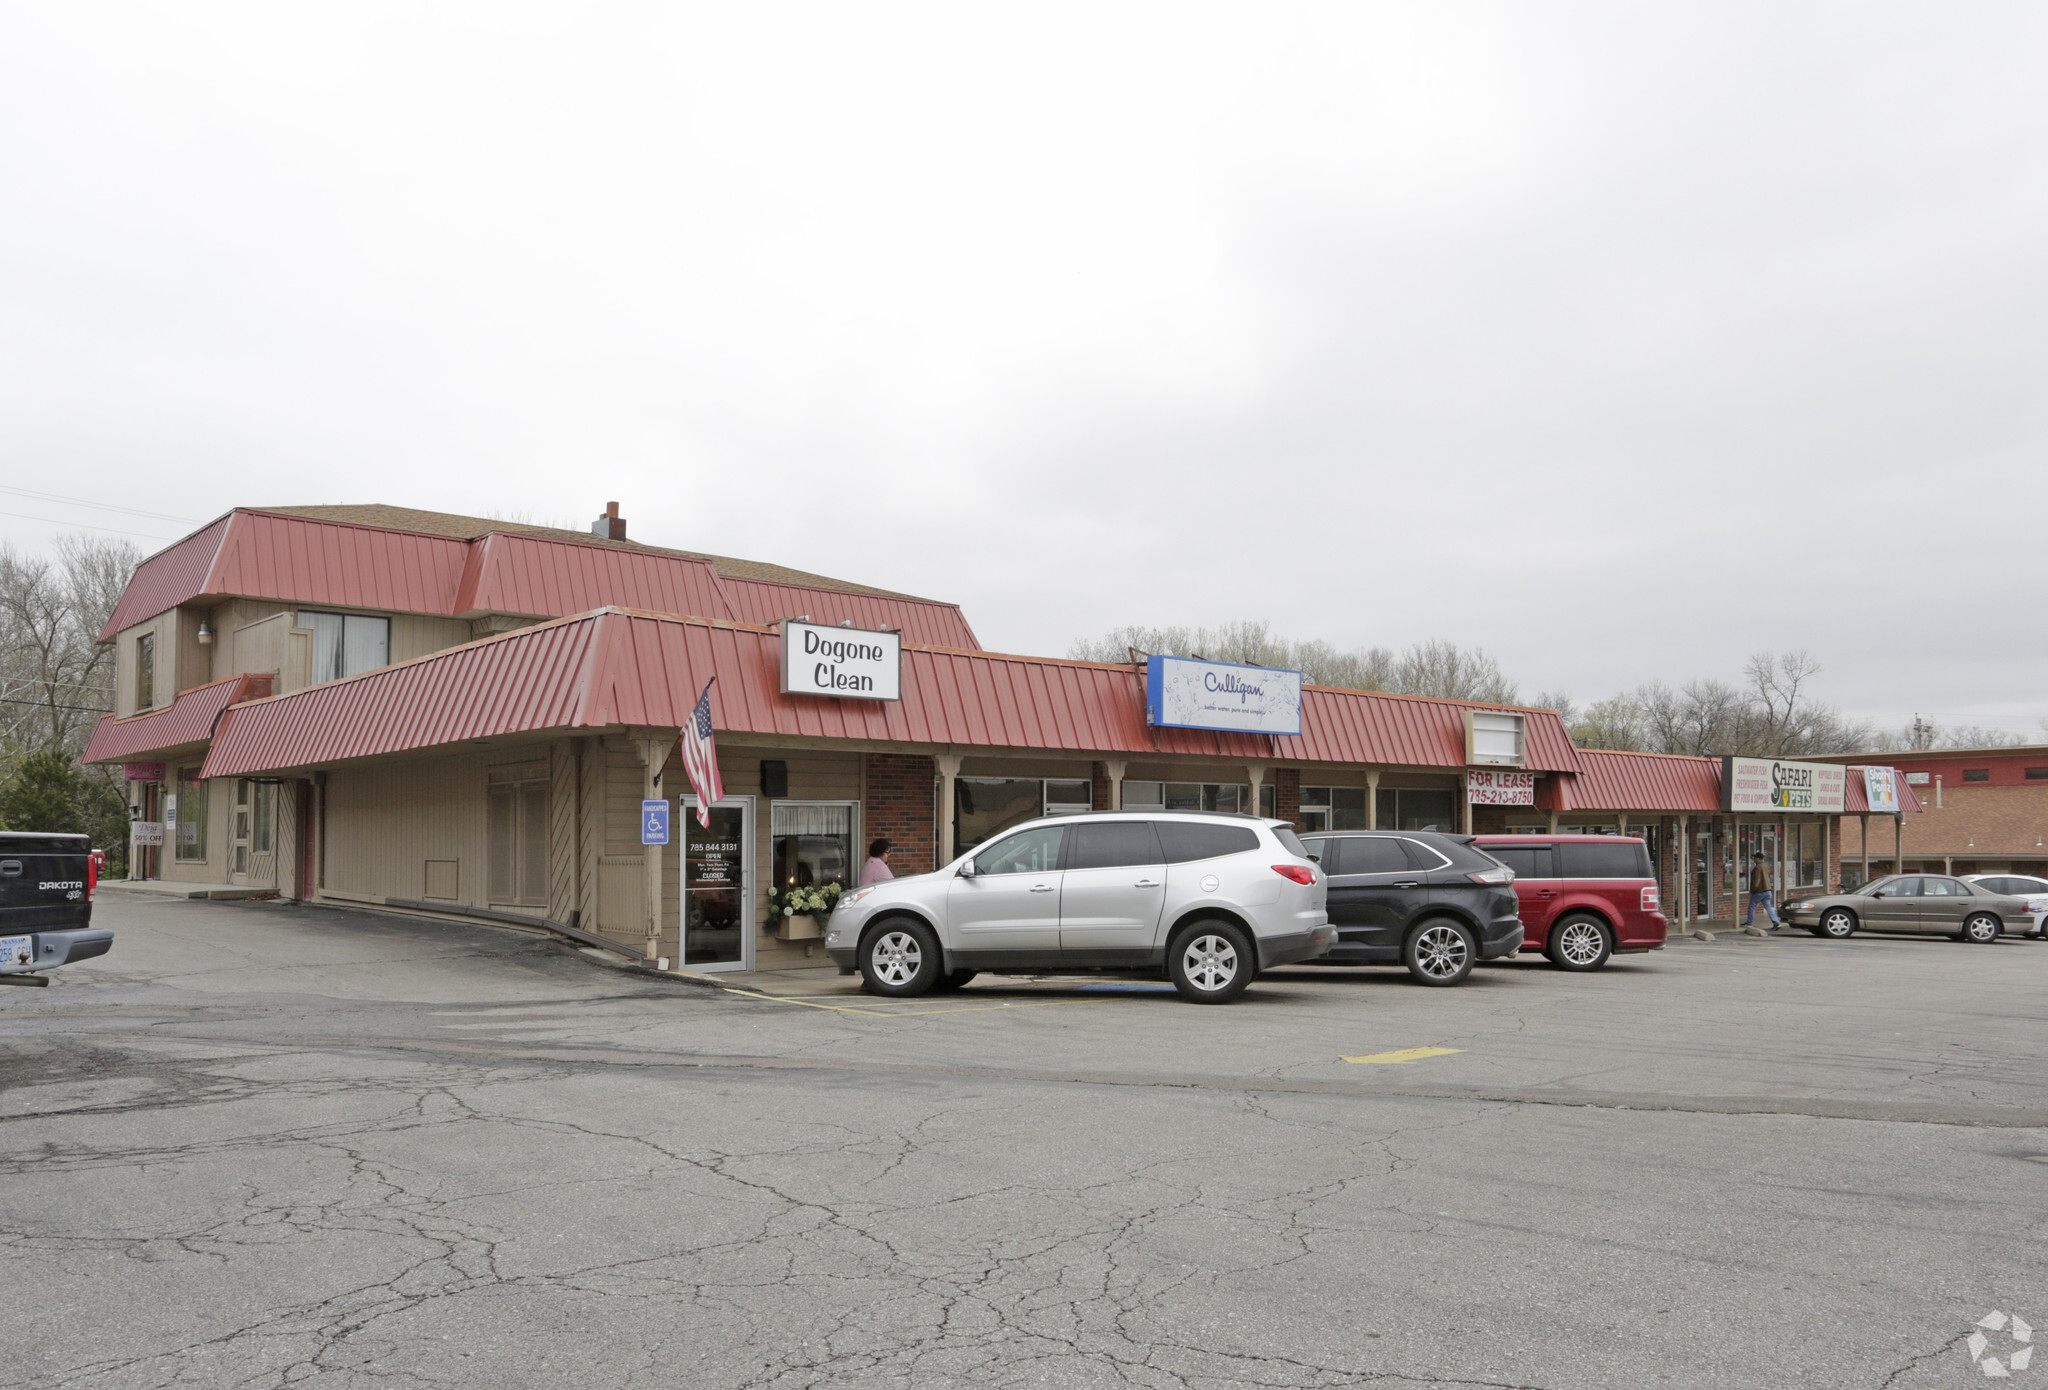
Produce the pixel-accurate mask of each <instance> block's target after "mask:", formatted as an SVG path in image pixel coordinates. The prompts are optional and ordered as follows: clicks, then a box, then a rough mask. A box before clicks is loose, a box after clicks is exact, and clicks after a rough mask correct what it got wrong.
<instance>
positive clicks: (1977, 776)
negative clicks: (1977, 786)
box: [1963, 767, 1991, 782]
mask: <svg viewBox="0 0 2048 1390" xmlns="http://www.w3.org/2000/svg"><path fill="white" fill-rule="evenodd" d="M1963 780H1964V781H1965V782H1989V781H1990V780H1991V769H1990V768H1988V767H1966V768H1964V769H1963Z"/></svg>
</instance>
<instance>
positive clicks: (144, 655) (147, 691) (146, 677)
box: [135, 632, 156, 710]
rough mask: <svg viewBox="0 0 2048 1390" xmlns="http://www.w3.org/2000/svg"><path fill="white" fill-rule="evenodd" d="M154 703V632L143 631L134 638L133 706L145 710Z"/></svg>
mask: <svg viewBox="0 0 2048 1390" xmlns="http://www.w3.org/2000/svg"><path fill="white" fill-rule="evenodd" d="M155 704H156V634H155V633H154V632H145V633H143V634H142V635H141V636H140V637H138V638H136V639H135V708H136V709H138V710H145V709H150V708H153V707H154V706H155Z"/></svg>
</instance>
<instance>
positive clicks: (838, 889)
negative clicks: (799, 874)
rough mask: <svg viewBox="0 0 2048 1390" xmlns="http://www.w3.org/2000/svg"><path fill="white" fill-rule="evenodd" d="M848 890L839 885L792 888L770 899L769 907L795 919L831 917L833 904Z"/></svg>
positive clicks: (829, 884)
mask: <svg viewBox="0 0 2048 1390" xmlns="http://www.w3.org/2000/svg"><path fill="white" fill-rule="evenodd" d="M845 891H846V889H845V888H844V887H843V886H842V885H840V884H837V883H820V884H818V885H817V886H815V887H800V886H791V887H788V888H785V889H783V890H782V891H781V892H780V893H776V894H773V895H771V896H770V897H769V899H768V904H769V906H771V907H773V908H774V909H775V911H776V913H777V914H778V915H780V916H783V917H794V916H796V915H797V914H798V913H808V914H810V915H811V916H813V917H825V916H829V915H830V914H831V911H832V906H833V904H835V903H837V902H838V901H839V895H840V894H841V893H844V892H845Z"/></svg>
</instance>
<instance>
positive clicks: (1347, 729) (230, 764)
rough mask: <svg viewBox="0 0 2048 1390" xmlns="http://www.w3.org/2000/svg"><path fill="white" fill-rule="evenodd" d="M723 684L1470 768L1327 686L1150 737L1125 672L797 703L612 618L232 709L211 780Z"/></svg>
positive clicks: (883, 712) (1036, 735) (772, 703)
mask: <svg viewBox="0 0 2048 1390" xmlns="http://www.w3.org/2000/svg"><path fill="white" fill-rule="evenodd" d="M714 677H715V678H716V684H715V685H713V687H712V721H713V723H714V724H715V725H716V726H717V727H718V728H720V729H723V730H728V731H733V732H745V733H764V734H782V735H795V736H810V737H820V738H844V739H867V740H876V741H888V742H902V743H919V744H948V745H954V746H959V747H983V748H1042V749H1061V750H1071V751H1076V752H1116V753H1141V754H1142V753H1153V752H1157V753H1162V754H1168V755H1187V756H1199V757H1219V756H1220V757H1229V758H1233V759H1257V760H1260V761H1272V760H1279V761H1332V762H1375V763H1382V764H1393V765H1397V766H1402V765H1405V766H1421V767H1462V766H1463V765H1464V761H1465V748H1464V734H1463V723H1462V718H1461V714H1460V712H1461V711H1462V710H1464V709H1466V708H1468V706H1465V705H1462V704H1459V703H1457V702H1455V701H1446V700H1419V699H1412V698H1409V697H1403V696H1395V695H1375V694H1370V693H1367V692H1364V691H1333V690H1322V689H1317V690H1315V691H1313V692H1312V694H1313V695H1314V697H1315V698H1313V699H1305V700H1304V709H1303V715H1304V720H1305V723H1306V724H1307V726H1308V729H1309V732H1308V733H1307V734H1305V735H1304V736H1303V737H1301V738H1298V739H1297V738H1280V739H1268V738H1266V737H1265V736H1264V735H1246V734H1216V733H1209V732H1205V731H1201V730H1194V729H1156V730H1155V729H1152V728H1150V727H1148V726H1147V725H1146V723H1145V717H1144V679H1143V676H1142V675H1141V674H1140V673H1139V672H1138V671H1136V670H1134V669H1132V668H1130V667H1127V666H1105V665H1096V664H1093V663H1089V662H1077V661H1054V660H1047V659H1041V658H1032V657H1016V656H999V655H994V654H990V653H986V652H966V651H953V650H944V649H935V648H926V647H913V646H909V645H907V644H906V646H905V648H904V653H903V698H902V699H901V700H900V701H890V702H881V701H866V700H835V699H831V698H827V697H819V696H792V695H784V694H782V693H781V689H780V686H781V681H780V672H779V668H778V652H777V638H776V635H775V634H774V633H773V632H771V631H769V630H767V629H765V628H760V627H747V626H741V625H738V624H733V623H721V622H710V621H704V620H700V619H687V620H686V619H681V618H675V617H670V616H667V615H662V614H654V613H640V612H633V611H628V610H622V609H607V610H603V611H601V612H597V613H589V614H584V615H582V616H579V617H575V618H568V619H561V620H558V621H555V622H552V623H545V624H542V625H540V626H537V627H532V628H526V629H523V630H521V631H518V632H513V633H507V634H505V635H504V636H501V637H495V638H491V639H488V640H486V641H482V642H473V643H470V644H468V645H466V646H461V647H454V648H450V649H449V650H447V651H442V652H436V653H433V654H432V655H429V656H424V657H421V658H419V659H417V660H415V661H411V662H407V663H405V664H403V665H399V666H392V667H387V668H385V669H383V670H380V671H373V672H369V673H367V674H365V675H361V676H356V677H353V678H351V679H348V680H342V681H333V682H330V683H328V684H326V685H318V686H312V687H309V688H307V689H305V690H300V691H294V692H292V693H291V694H288V695H280V696H277V697H275V698H273V699H268V700H263V701H259V702H257V703H254V704H250V705H245V706H242V707H240V708H237V709H236V710H234V711H233V712H232V714H231V715H230V716H229V718H228V719H227V720H225V721H224V722H223V724H222V727H221V730H220V733H219V735H218V737H217V738H216V739H215V741H214V746H213V751H212V753H211V754H210V755H209V756H208V758H207V765H206V766H207V775H208V776H210V777H211V776H235V775H239V774H242V773H247V772H250V771H254V770H269V769H277V768H287V767H304V766H309V765H312V764H316V763H328V762H336V761H340V760H342V759H347V758H361V757H369V756H373V755H376V754H382V753H397V752H403V751H407V750H410V749H416V748H426V747H432V746H435V745H439V744H446V743H452V742H458V741H461V740H464V739H473V738H486V737H490V736H493V735H497V734H509V733H520V732H532V731H538V730H544V729H572V728H605V727H615V726H620V725H639V726H644V727H652V728H669V729H673V728H677V727H680V725H681V724H682V722H683V720H684V719H685V718H686V717H687V716H688V713H689V710H690V708H691V707H692V706H693V705H694V704H695V702H696V699H697V692H698V691H699V690H701V689H702V688H703V686H704V683H705V682H706V681H709V680H712V679H713V678H714ZM1482 708H1487V707H1485V706H1482ZM1529 713H1530V716H1531V718H1530V725H1531V728H1532V730H1537V729H1538V726H1539V723H1540V721H1541V720H1544V719H1547V720H1548V721H1549V722H1551V723H1553V724H1556V726H1557V727H1556V729H1555V730H1554V731H1550V732H1534V733H1532V735H1531V737H1530V740H1529V742H1530V749H1531V751H1530V766H1531V767H1532V768H1534V769H1535V770H1538V771H1549V770H1557V769H1559V768H1566V769H1576V767H1577V762H1576V759H1575V758H1574V759H1573V760H1572V761H1570V762H1568V763H1567V762H1563V761H1562V758H1570V757H1571V745H1570V742H1569V740H1568V739H1566V738H1565V736H1564V730H1563V725H1562V723H1561V722H1559V721H1558V719H1557V716H1556V715H1555V714H1554V713H1552V712H1550V711H1547V710H1546V711H1530V712H1529ZM1325 722H1330V723H1333V724H1334V725H1336V726H1337V727H1333V728H1330V729H1325V728H1323V727H1320V726H1321V725H1322V724H1323V723H1325ZM1381 724H1385V725H1387V726H1388V727H1384V728H1382V727H1378V726H1379V725H1381ZM1453 732H1454V733H1455V737H1453V736H1452V735H1453ZM1560 755H1562V756H1560Z"/></svg>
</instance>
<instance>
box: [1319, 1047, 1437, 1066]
mask: <svg viewBox="0 0 2048 1390" xmlns="http://www.w3.org/2000/svg"><path fill="white" fill-rule="evenodd" d="M1464 1050H1465V1049H1464V1048H1462V1047H1404V1048H1402V1049H1401V1050H1400V1051H1398V1052H1374V1053H1372V1054H1370V1055H1368V1056H1365V1057H1346V1058H1345V1059H1344V1060H1345V1061H1347V1062H1376V1063H1396V1062H1420V1061H1421V1060H1422V1059H1423V1058H1425V1057H1448V1056H1450V1055H1451V1054H1452V1053H1454V1052H1463V1051H1464Z"/></svg>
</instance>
